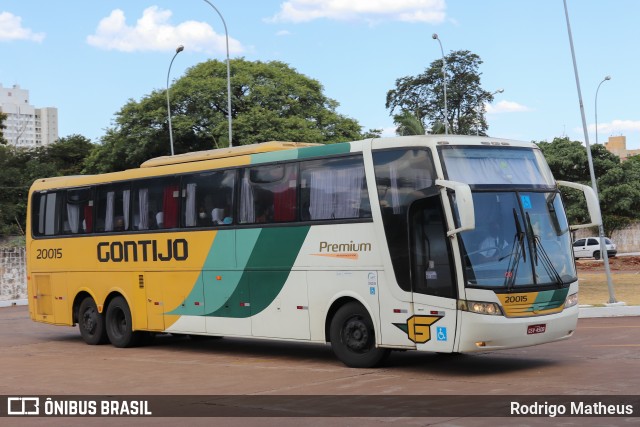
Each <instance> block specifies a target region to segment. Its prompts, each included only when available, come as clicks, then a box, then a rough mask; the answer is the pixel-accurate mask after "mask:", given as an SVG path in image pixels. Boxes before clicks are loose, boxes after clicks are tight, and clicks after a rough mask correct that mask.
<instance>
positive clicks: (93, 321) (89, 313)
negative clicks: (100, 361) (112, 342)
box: [78, 297, 108, 345]
mask: <svg viewBox="0 0 640 427" xmlns="http://www.w3.org/2000/svg"><path fill="white" fill-rule="evenodd" d="M78 329H80V336H81V337H82V339H83V340H84V342H86V343H87V344H90V345H98V344H106V343H107V342H108V338H107V331H106V328H105V324H104V316H103V315H102V314H101V313H100V312H98V307H97V306H96V302H95V301H94V300H93V298H91V297H86V298H85V299H83V300H82V302H81V303H80V308H79V309H78Z"/></svg>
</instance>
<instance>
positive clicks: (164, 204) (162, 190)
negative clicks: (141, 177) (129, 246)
mask: <svg viewBox="0 0 640 427" xmlns="http://www.w3.org/2000/svg"><path fill="white" fill-rule="evenodd" d="M131 194H132V196H133V199H132V201H131V205H132V206H133V209H132V218H131V226H132V229H133V230H155V229H164V228H175V227H177V226H178V218H179V211H180V187H179V185H178V179H177V178H175V177H170V178H158V179H151V180H146V181H141V182H136V183H134V185H133V191H132V193H131Z"/></svg>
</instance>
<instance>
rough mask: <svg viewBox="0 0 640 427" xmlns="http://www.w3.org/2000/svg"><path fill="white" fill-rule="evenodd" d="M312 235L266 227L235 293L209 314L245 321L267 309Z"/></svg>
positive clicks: (298, 229) (296, 229) (301, 230)
mask: <svg viewBox="0 0 640 427" xmlns="http://www.w3.org/2000/svg"><path fill="white" fill-rule="evenodd" d="M308 232H309V227H308V226H304V227H281V228H263V229H262V230H261V231H260V236H259V237H258V239H257V241H256V244H255V246H254V248H253V251H252V252H251V255H250V256H249V259H248V261H247V264H246V266H245V270H244V272H243V274H242V277H241V278H240V281H239V283H238V286H237V287H236V289H235V290H234V292H233V294H232V295H231V296H230V297H229V298H228V299H227V301H226V303H225V304H224V306H223V307H221V308H219V309H218V310H215V311H213V312H208V313H207V314H206V315H207V316H214V317H234V318H245V317H250V316H255V315H256V314H258V313H260V312H261V311H262V310H264V309H265V308H267V307H268V306H269V304H271V303H272V302H273V300H274V299H275V298H276V296H278V294H279V293H280V291H281V290H282V287H283V286H284V284H285V282H286V281H287V278H288V277H289V273H290V272H291V268H292V267H293V264H294V262H295V260H296V258H297V257H298V253H299V252H300V248H301V247H302V244H303V243H304V240H305V239H306V237H307V234H308ZM246 303H249V304H246ZM207 311H208V310H207Z"/></svg>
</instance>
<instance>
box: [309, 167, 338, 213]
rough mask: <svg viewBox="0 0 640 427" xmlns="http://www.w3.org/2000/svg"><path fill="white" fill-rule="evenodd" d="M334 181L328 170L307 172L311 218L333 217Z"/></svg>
mask: <svg viewBox="0 0 640 427" xmlns="http://www.w3.org/2000/svg"><path fill="white" fill-rule="evenodd" d="M333 193H334V183H333V179H332V174H331V173H330V171H328V170H311V171H310V174H309V214H310V216H311V219H312V220H320V219H331V218H332V217H333V209H334V206H333V203H334V201H333Z"/></svg>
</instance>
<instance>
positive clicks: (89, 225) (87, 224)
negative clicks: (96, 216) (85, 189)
mask: <svg viewBox="0 0 640 427" xmlns="http://www.w3.org/2000/svg"><path fill="white" fill-rule="evenodd" d="M83 226H84V232H85V233H92V232H93V206H91V205H86V206H84V222H83Z"/></svg>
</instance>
